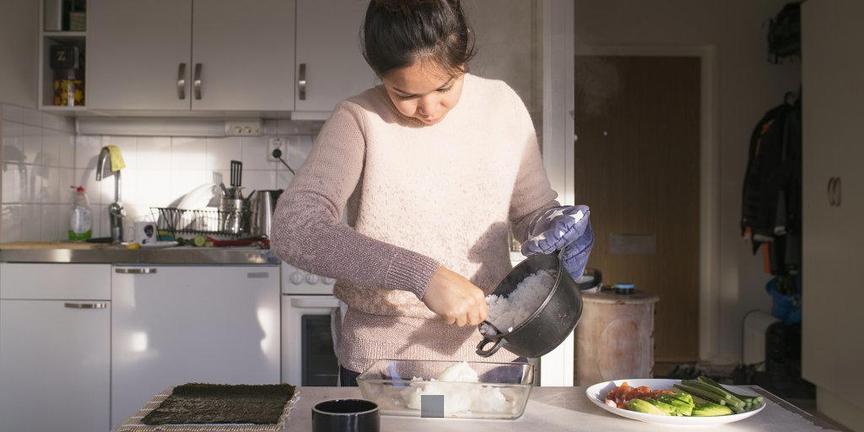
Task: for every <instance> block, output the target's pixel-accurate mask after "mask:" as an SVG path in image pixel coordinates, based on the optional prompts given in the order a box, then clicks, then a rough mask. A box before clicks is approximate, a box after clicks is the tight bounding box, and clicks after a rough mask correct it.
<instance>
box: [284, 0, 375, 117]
mask: <svg viewBox="0 0 864 432" xmlns="http://www.w3.org/2000/svg"><path fill="white" fill-rule="evenodd" d="M368 4H369V1H368V0H297V65H296V67H297V75H296V76H297V96H296V110H297V111H299V112H307V113H314V112H329V111H332V110H333V107H334V106H335V105H336V104H337V103H339V102H340V101H341V100H343V99H346V98H348V97H351V96H354V95H356V94H359V93H360V92H362V91H364V90H366V89H368V88H369V87H373V86H375V85H376V81H377V79H376V77H375V74H374V73H373V72H372V69H370V68H369V66H368V65H367V64H366V60H364V59H363V54H362V52H361V51H362V47H361V43H360V30H361V28H362V27H363V17H364V16H365V14H366V7H367V6H368Z"/></svg>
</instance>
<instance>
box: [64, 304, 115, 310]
mask: <svg viewBox="0 0 864 432" xmlns="http://www.w3.org/2000/svg"><path fill="white" fill-rule="evenodd" d="M63 306H64V307H66V308H67V309H107V308H108V303H64V304H63Z"/></svg>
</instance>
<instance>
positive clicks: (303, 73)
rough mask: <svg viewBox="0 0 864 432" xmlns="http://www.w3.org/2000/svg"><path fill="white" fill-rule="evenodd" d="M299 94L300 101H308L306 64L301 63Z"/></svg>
mask: <svg viewBox="0 0 864 432" xmlns="http://www.w3.org/2000/svg"><path fill="white" fill-rule="evenodd" d="M297 75H298V77H297V93H298V97H299V98H300V100H306V63H300V70H299V71H298V73H297Z"/></svg>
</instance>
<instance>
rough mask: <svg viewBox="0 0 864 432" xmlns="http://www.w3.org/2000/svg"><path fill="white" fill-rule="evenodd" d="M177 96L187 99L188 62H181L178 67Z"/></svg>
mask: <svg viewBox="0 0 864 432" xmlns="http://www.w3.org/2000/svg"><path fill="white" fill-rule="evenodd" d="M177 98H178V99H180V100H183V99H186V63H180V66H179V67H178V68H177Z"/></svg>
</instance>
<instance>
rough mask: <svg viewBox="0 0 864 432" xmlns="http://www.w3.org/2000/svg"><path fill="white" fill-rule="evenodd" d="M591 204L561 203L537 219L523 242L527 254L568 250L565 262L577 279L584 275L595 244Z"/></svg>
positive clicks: (572, 275) (564, 255)
mask: <svg viewBox="0 0 864 432" xmlns="http://www.w3.org/2000/svg"><path fill="white" fill-rule="evenodd" d="M590 214H591V210H590V209H589V208H588V206H585V205H578V206H559V207H553V208H551V209H549V210H547V211H546V212H545V213H544V214H543V215H541V216H540V217H539V218H538V219H537V220H536V221H535V222H534V226H533V227H532V229H531V233H530V234H531V236H530V237H529V238H528V240H526V241H525V243H523V244H522V254H523V255H525V256H531V255H537V254H553V253H556V252H557V251H559V250H561V249H564V253H563V254H562V255H561V263H562V264H563V265H564V268H565V269H566V270H567V273H570V276H571V277H572V278H573V279H574V280H575V279H577V278H579V277H580V276H582V273H583V272H584V271H585V266H586V265H587V264H588V256H589V255H590V254H591V248H592V247H593V246H594V231H593V230H592V229H591V221H590V219H589V215H590Z"/></svg>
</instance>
